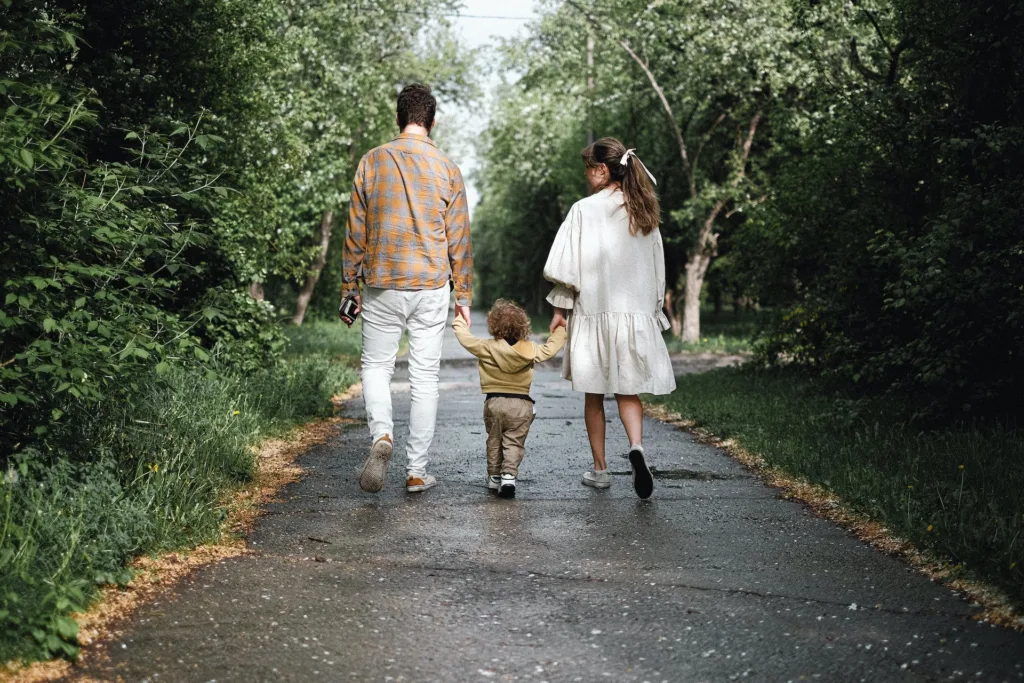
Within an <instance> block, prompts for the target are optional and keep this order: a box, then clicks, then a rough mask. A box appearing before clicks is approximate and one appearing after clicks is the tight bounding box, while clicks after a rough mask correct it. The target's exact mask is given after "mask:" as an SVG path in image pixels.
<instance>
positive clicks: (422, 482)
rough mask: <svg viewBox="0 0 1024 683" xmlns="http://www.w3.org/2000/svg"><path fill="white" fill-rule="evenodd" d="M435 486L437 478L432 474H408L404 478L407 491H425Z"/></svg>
mask: <svg viewBox="0 0 1024 683" xmlns="http://www.w3.org/2000/svg"><path fill="white" fill-rule="evenodd" d="M435 486H437V479H436V478H435V477H434V475H432V474H420V475H416V474H410V475H409V477H408V478H407V479H406V480H405V490H406V491H408V492H409V493H418V492H420V491H426V490H427V489H432V488H434V487H435Z"/></svg>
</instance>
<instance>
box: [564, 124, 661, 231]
mask: <svg viewBox="0 0 1024 683" xmlns="http://www.w3.org/2000/svg"><path fill="white" fill-rule="evenodd" d="M582 154H583V163H585V164H586V165H587V166H589V167H592V168H593V167H596V166H600V165H601V164H604V165H605V166H607V167H608V172H609V174H610V178H611V180H612V181H615V182H618V183H619V185H621V186H622V196H623V199H624V201H623V204H624V205H625V207H626V213H627V214H628V215H629V231H630V232H631V233H632V234H634V235H635V234H637V233H640V234H643V235H649V234H651V233H652V232H654V229H655V228H657V227H658V224H659V223H661V206H660V205H659V204H658V195H657V194H655V193H654V184H653V183H652V182H651V179H650V178H648V177H647V173H646V172H645V171H644V169H643V167H642V166H641V165H640V160H639V159H637V158H636V157H635V156H633V155H630V156H629V157H627V158H626V164H625V165H622V164H621V163H619V162H620V161H621V160H622V157H623V156H624V155H625V154H626V146H625V145H623V144H622V143H621V142H619V141H618V140H616V139H615V138H601V139H600V140H598V141H597V142H595V143H594V144H592V145H590V146H589V147H585V148H584V149H583V152H582Z"/></svg>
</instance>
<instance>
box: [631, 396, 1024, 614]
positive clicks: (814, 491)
mask: <svg viewBox="0 0 1024 683" xmlns="http://www.w3.org/2000/svg"><path fill="white" fill-rule="evenodd" d="M644 412H645V413H647V415H648V416H650V417H653V418H654V419H656V420H660V421H662V422H665V423H667V424H670V425H672V426H674V427H677V428H679V429H682V430H685V431H687V432H689V433H690V434H691V435H692V436H693V438H694V439H696V440H697V441H698V442H700V443H703V444H707V445H709V446H715V447H716V448H720V449H722V450H723V451H725V453H726V454H727V455H729V456H730V457H731V458H733V459H734V460H737V461H739V462H740V463H741V464H742V465H744V466H745V467H747V468H748V469H750V470H752V471H753V472H755V473H756V474H757V475H758V476H760V477H761V479H762V481H764V482H765V483H766V484H767V485H768V486H771V487H773V488H776V489H779V491H780V492H781V495H782V497H783V498H784V499H786V500H796V501H799V502H801V503H803V504H804V505H806V506H807V507H809V508H810V509H811V510H812V511H813V512H814V513H815V514H817V515H818V516H820V517H824V518H825V519H827V520H829V521H831V522H835V523H837V524H839V525H840V526H842V527H844V528H846V529H848V530H850V531H851V532H853V534H854V535H855V536H856V537H857V538H859V539H860V540H862V541H864V542H865V543H867V544H869V545H871V546H872V547H873V548H875V549H877V550H880V551H881V552H883V553H886V554H887V555H892V556H894V557H898V558H900V559H901V560H903V561H904V562H906V563H907V564H909V565H911V566H912V567H914V568H916V569H918V570H920V571H921V572H922V573H924V574H925V575H926V576H928V578H930V579H931V580H932V581H935V582H937V583H941V584H943V585H945V586H946V587H947V588H950V589H952V590H954V591H956V592H957V593H960V594H961V595H962V596H963V597H965V598H966V599H967V600H968V601H970V602H974V603H977V604H978V606H980V607H981V610H980V611H979V612H978V614H977V615H975V617H974V618H975V619H976V620H978V621H982V622H985V623H990V624H996V625H998V626H1003V627H1005V628H1010V629H1014V630H1017V631H1024V616H1021V615H1019V614H1017V613H1016V612H1015V611H1014V608H1013V607H1012V605H1011V604H1010V601H1009V600H1008V599H1007V598H1006V596H1005V595H1004V594H1003V593H1002V592H1000V591H999V590H998V589H996V588H993V587H991V586H987V585H985V584H983V583H979V582H974V581H968V580H967V579H964V578H963V577H961V576H958V575H957V574H956V573H955V572H954V570H953V569H951V568H950V566H949V563H948V562H945V561H942V560H940V559H938V558H936V557H934V556H932V555H930V554H928V553H925V552H923V551H921V550H920V549H918V548H917V547H916V546H915V545H914V544H913V543H911V542H910V541H907V540H904V539H901V538H897V537H895V536H893V535H892V534H891V533H890V531H889V529H887V528H886V527H885V526H883V525H882V524H880V523H878V522H875V521H873V520H871V519H869V518H868V517H866V516H864V515H862V514H860V513H858V512H855V511H854V510H852V509H850V508H849V507H848V506H847V505H846V504H845V503H844V502H843V501H842V500H841V499H840V498H839V497H838V496H836V495H835V494H834V493H832V492H831V491H829V490H828V489H826V488H824V487H822V486H818V485H816V484H811V483H809V482H807V481H803V480H801V479H797V478H794V477H792V476H790V475H788V474H786V473H785V472H783V471H782V470H780V469H778V468H775V467H772V466H771V465H769V464H768V463H767V462H766V461H765V459H764V458H763V457H761V456H760V455H758V454H757V453H754V452H752V451H748V450H747V449H746V448H744V447H743V446H741V445H740V444H738V443H736V442H735V441H733V440H732V439H721V438H719V437H718V436H716V435H715V434H714V433H713V432H711V431H709V430H707V429H704V428H702V427H698V426H697V423H696V422H694V421H693V420H687V419H685V418H683V417H682V415H680V414H679V413H676V412H673V411H670V410H668V409H667V408H666V407H665V406H663V405H660V404H647V405H645V406H644Z"/></svg>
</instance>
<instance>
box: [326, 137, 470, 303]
mask: <svg viewBox="0 0 1024 683" xmlns="http://www.w3.org/2000/svg"><path fill="white" fill-rule="evenodd" d="M472 273H473V256H472V245H471V241H470V228H469V211H468V207H467V203H466V190H465V184H464V182H463V179H462V174H461V172H460V171H459V168H458V166H456V165H455V164H454V163H452V162H451V161H450V160H449V159H448V157H447V156H445V155H444V153H442V152H441V151H440V150H439V149H437V147H436V146H435V145H434V142H433V141H432V140H431V139H430V138H429V137H428V136H426V135H417V134H413V133H403V134H401V135H399V136H398V137H396V138H395V139H394V140H392V141H391V142H389V143H387V144H384V145H381V146H380V147H376V148H374V149H372V150H370V151H369V152H368V153H367V154H366V155H365V156H364V157H363V159H362V160H361V161H360V163H359V168H358V169H357V171H356V177H355V182H354V186H353V191H352V204H351V207H350V214H349V228H348V234H347V237H346V244H345V272H344V281H345V283H346V287H349V286H352V287H354V283H355V282H356V280H357V279H359V278H360V277H361V278H362V279H363V280H364V282H365V283H366V285H367V286H369V287H375V288H378V289H394V290H400V291H418V290H429V289H437V288H439V287H443V286H445V285H446V284H447V283H448V280H449V279H452V280H453V281H454V283H455V291H456V297H457V299H458V303H460V304H462V305H468V304H469V302H470V299H471V296H472Z"/></svg>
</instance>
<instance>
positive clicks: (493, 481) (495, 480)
mask: <svg viewBox="0 0 1024 683" xmlns="http://www.w3.org/2000/svg"><path fill="white" fill-rule="evenodd" d="M487 488H489V489H490V490H492V491H497V490H498V489H500V488H501V475H500V474H488V475H487Z"/></svg>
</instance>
